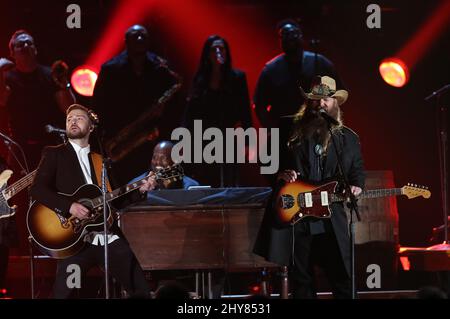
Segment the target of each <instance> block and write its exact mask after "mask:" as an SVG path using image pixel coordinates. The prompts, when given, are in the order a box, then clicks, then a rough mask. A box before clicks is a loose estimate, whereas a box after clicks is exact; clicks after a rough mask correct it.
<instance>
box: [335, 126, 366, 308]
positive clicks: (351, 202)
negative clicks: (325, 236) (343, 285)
mask: <svg viewBox="0 0 450 319" xmlns="http://www.w3.org/2000/svg"><path fill="white" fill-rule="evenodd" d="M328 131H329V133H330V137H331V143H332V144H333V147H334V151H335V152H336V158H337V164H338V169H339V174H340V179H341V182H342V183H343V184H344V189H345V194H346V196H348V200H349V201H348V202H347V207H348V208H349V209H350V220H349V229H350V280H351V289H352V299H356V284H355V224H354V221H353V212H354V213H355V215H356V218H357V220H358V221H361V216H360V215H359V210H358V204H357V201H356V197H355V195H353V193H352V191H351V188H350V183H349V181H348V178H347V176H346V175H345V173H344V168H343V165H342V158H341V155H340V154H342V150H341V152H340V153H339V152H338V148H337V143H336V141H335V140H334V136H333V132H332V130H331V124H330V122H328ZM344 263H345V260H344ZM344 266H345V264H344Z"/></svg>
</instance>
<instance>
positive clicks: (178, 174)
mask: <svg viewBox="0 0 450 319" xmlns="http://www.w3.org/2000/svg"><path fill="white" fill-rule="evenodd" d="M155 175H156V179H157V180H160V181H165V180H170V181H172V182H175V181H179V180H182V179H183V176H184V171H183V167H182V166H181V165H180V164H174V165H172V166H169V167H165V168H161V169H158V170H156V171H155Z"/></svg>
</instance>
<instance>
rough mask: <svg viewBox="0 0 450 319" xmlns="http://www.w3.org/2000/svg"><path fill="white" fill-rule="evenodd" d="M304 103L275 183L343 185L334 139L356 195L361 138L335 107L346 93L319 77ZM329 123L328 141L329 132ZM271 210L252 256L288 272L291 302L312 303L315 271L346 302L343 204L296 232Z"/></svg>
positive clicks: (362, 176) (359, 185) (347, 280)
mask: <svg viewBox="0 0 450 319" xmlns="http://www.w3.org/2000/svg"><path fill="white" fill-rule="evenodd" d="M303 94H304V93H303ZM304 97H305V99H306V102H305V104H303V105H302V106H301V108H300V111H299V112H298V113H297V114H296V115H295V116H294V121H293V130H292V132H291V134H290V138H289V140H288V143H283V144H282V145H283V146H284V149H283V147H282V148H281V151H280V156H281V163H280V164H281V169H280V172H279V174H278V176H277V180H278V183H280V184H283V183H291V182H294V181H296V180H297V178H300V179H302V180H307V181H309V182H312V183H318V184H323V183H325V181H327V180H330V179H335V180H336V179H337V180H338V181H339V182H340V184H342V179H341V178H339V169H338V164H337V154H336V149H335V146H334V144H333V143H332V141H331V138H333V140H334V141H335V143H336V145H337V148H338V149H337V153H338V154H340V155H339V156H340V157H341V161H342V165H343V173H344V174H345V175H346V177H347V179H348V181H349V183H350V186H351V192H352V193H353V194H354V195H355V196H357V195H359V194H360V193H361V192H362V189H363V188H364V181H365V171H364V167H363V159H362V155H361V148H360V143H359V138H358V136H357V135H356V133H355V132H353V131H352V130H351V129H349V128H348V127H346V126H344V125H343V122H342V112H341V109H340V107H339V106H340V105H342V104H343V103H344V102H345V101H346V100H347V97H348V93H347V91H345V90H338V91H336V82H335V80H334V79H332V78H330V77H328V76H322V77H320V76H319V77H317V78H316V79H315V80H314V81H313V86H312V89H311V92H310V93H308V94H304ZM323 112H324V113H323ZM323 114H325V116H324V115H323ZM326 118H328V120H327V119H326ZM330 118H331V119H332V120H331V122H333V124H332V125H331V130H332V135H331V134H330V133H329V130H328V125H329V123H328V121H330V120H329V119H330ZM291 120H292V119H291ZM340 188H341V189H342V185H340ZM271 207H272V206H271V205H269V206H268V209H267V211H266V215H265V217H264V221H263V224H262V228H261V230H260V232H259V235H258V239H257V242H256V245H255V253H257V254H259V255H261V256H264V257H265V258H266V259H267V260H269V261H272V262H275V263H278V264H279V265H284V266H290V270H291V273H290V275H291V276H290V278H291V283H292V284H293V288H294V289H293V293H294V298H315V297H316V291H315V290H316V289H315V282H314V281H315V280H314V271H313V267H314V266H315V265H319V266H322V268H323V269H324V270H325V274H326V275H327V277H328V279H329V281H330V284H331V289H332V292H333V295H334V297H335V298H350V297H351V281H350V241H349V233H348V224H347V216H346V213H345V210H344V206H343V203H342V202H339V203H333V204H331V205H330V207H331V210H332V214H331V218H323V219H303V220H301V221H299V222H297V223H296V224H295V225H294V227H290V226H285V225H280V224H279V223H278V221H277V220H276V219H275V218H274V217H273V216H275V215H276V214H275V212H273V211H272V209H271Z"/></svg>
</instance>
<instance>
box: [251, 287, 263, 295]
mask: <svg viewBox="0 0 450 319" xmlns="http://www.w3.org/2000/svg"><path fill="white" fill-rule="evenodd" d="M260 290H261V287H260V286H259V285H254V286H252V287H251V288H250V291H251V292H252V293H253V294H257V293H259V292H260Z"/></svg>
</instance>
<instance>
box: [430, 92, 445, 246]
mask: <svg viewBox="0 0 450 319" xmlns="http://www.w3.org/2000/svg"><path fill="white" fill-rule="evenodd" d="M449 89H450V84H447V85H445V86H443V87H442V88H440V89H439V90H437V91H435V92H433V93H431V94H430V95H429V96H427V97H426V98H425V101H429V100H430V99H432V98H433V97H436V105H437V107H438V112H437V118H438V119H437V121H438V123H439V125H438V127H437V133H438V140H439V169H440V171H441V174H440V176H441V194H442V195H441V197H442V210H443V215H444V242H443V243H442V244H438V245H435V246H431V247H430V248H429V249H432V250H433V249H434V250H442V249H443V250H450V243H449V240H448V168H447V165H448V159H447V145H448V144H447V143H448V133H447V116H448V115H447V106H446V105H443V104H441V96H442V94H443V93H444V92H445V91H447V90H449Z"/></svg>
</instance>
